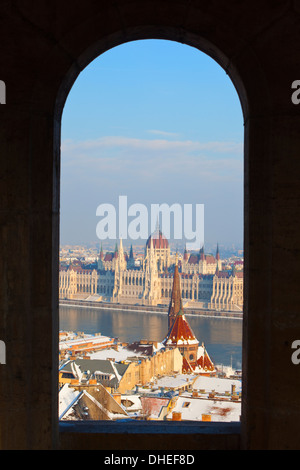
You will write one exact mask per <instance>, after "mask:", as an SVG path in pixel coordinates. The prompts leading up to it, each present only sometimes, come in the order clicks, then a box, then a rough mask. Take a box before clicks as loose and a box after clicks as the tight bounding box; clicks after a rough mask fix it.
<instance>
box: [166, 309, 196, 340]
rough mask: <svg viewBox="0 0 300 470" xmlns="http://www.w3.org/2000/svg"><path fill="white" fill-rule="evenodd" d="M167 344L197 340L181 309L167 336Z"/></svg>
mask: <svg viewBox="0 0 300 470" xmlns="http://www.w3.org/2000/svg"><path fill="white" fill-rule="evenodd" d="M166 344H167V345H176V346H177V345H184V344H198V340H197V338H196V336H195V334H194V332H193V330H192V328H191V327H190V325H189V323H188V321H187V320H186V318H185V315H184V313H183V311H182V310H180V311H179V313H178V314H177V316H176V318H175V321H174V323H173V326H172V328H171V329H170V331H169V333H168V335H167V338H166Z"/></svg>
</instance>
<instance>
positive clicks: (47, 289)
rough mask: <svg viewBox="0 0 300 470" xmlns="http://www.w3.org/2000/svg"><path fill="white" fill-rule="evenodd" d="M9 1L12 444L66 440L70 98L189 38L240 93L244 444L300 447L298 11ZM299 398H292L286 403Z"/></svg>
mask: <svg viewBox="0 0 300 470" xmlns="http://www.w3.org/2000/svg"><path fill="white" fill-rule="evenodd" d="M5 5H6V6H7V8H6V10H5V11H3V15H2V16H1V19H0V38H1V41H0V57H1V71H2V72H1V73H3V76H1V77H0V79H1V80H3V81H4V82H5V84H6V105H5V107H3V106H2V107H1V111H2V112H3V114H2V116H3V119H2V125H1V136H2V137H1V142H0V154H1V155H3V162H2V180H1V190H2V192H3V198H2V199H1V201H2V202H1V204H2V206H1V217H2V224H1V241H0V244H1V246H2V247H3V250H2V253H1V262H0V269H1V275H0V279H1V285H0V292H1V297H0V301H1V305H0V308H1V312H2V315H1V318H0V332H1V334H2V335H3V337H1V340H4V342H5V344H6V365H4V366H1V369H0V387H1V388H0V399H1V403H2V405H3V406H2V409H1V414H0V425H1V447H2V448H3V449H6V448H7V449H14V448H19V449H20V448H28V449H30V448H53V447H56V446H58V439H59V429H58V423H57V407H58V404H57V397H56V396H57V374H56V370H57V366H58V364H57V362H56V361H57V359H56V356H57V347H58V343H57V342H58V338H57V336H58V335H57V332H58V247H59V177H60V175H59V165H60V155H59V153H60V148H59V145H60V121H61V112H62V110H63V106H64V102H65V99H66V97H67V95H68V92H69V90H70V88H71V86H72V84H73V83H74V81H75V79H76V77H77V76H78V74H79V73H80V71H81V70H83V68H84V67H85V66H86V65H87V64H88V63H90V62H91V61H92V60H93V59H94V58H95V57H96V56H98V55H99V54H101V53H102V52H104V51H106V50H108V49H109V48H111V47H114V46H116V45H118V44H121V43H124V42H128V41H132V40H136V39H146V38H155V39H169V40H174V41H179V42H184V43H186V44H188V45H190V46H193V47H196V48H198V49H200V50H202V51H203V52H205V53H207V54H208V55H210V56H211V57H212V58H214V59H215V60H216V61H217V62H218V63H219V64H220V65H221V66H222V67H223V68H224V69H225V70H226V71H227V73H228V74H229V75H230V77H231V79H232V81H233V83H234V85H235V87H236V89H237V92H238V94H239V96H240V100H241V103H242V108H243V113H244V121H245V230H244V233H245V286H246V289H245V300H244V304H245V319H244V340H243V349H244V358H243V368H244V370H245V374H246V380H245V381H244V397H243V419H242V435H241V438H242V440H241V442H242V447H243V448H293V447H297V445H298V444H297V439H298V438H297V436H298V435H299V423H300V420H299V418H298V416H297V413H296V411H295V410H297V407H296V404H297V400H298V388H297V386H296V385H297V379H296V375H297V374H295V369H294V365H293V364H292V363H291V361H290V345H291V344H292V342H293V341H294V339H296V338H297V335H298V337H299V335H300V330H299V322H298V320H297V318H298V317H297V312H298V305H299V301H300V299H299V292H298V279H299V263H298V262H297V259H296V258H297V257H295V256H294V253H295V251H296V250H298V233H299V217H298V208H299V200H300V189H299V184H298V179H297V175H298V174H299V169H300V168H299V158H298V155H299V148H300V132H299V130H300V118H299V111H298V108H297V107H296V106H295V105H294V104H293V103H292V101H291V84H292V83H293V82H294V81H295V80H296V79H297V78H299V77H298V73H299V66H300V64H299V61H300V59H299V57H300V54H299V51H298V50H297V44H298V43H299V41H298V22H299V19H300V11H299V6H298V3H297V2H287V1H284V0H282V1H278V2H276V3H275V4H274V2H265V3H264V4H262V3H261V2H259V1H258V0H257V1H256V0H255V1H252V2H251V3H250V2H236V1H235V0H231V1H225V0H224V1H223V0H221V1H220V2H210V3H207V2H201V1H190V2H186V1H183V0H176V1H174V0H166V1H164V2H161V1H158V0H142V1H140V0H139V1H137V0H136V1H130V0H119V1H117V2H104V1H102V0H99V2H94V1H92V0H86V1H85V2H84V4H82V2H69V1H66V2H58V1H56V0H55V1H53V2H38V3H37V2H35V3H34V4H33V2H31V1H28V2H17V3H14V4H13V5H12V4H11V2H5ZM277 263H278V264H277ZM258 266H259V268H258ZM33 371H34V373H33ZM278 371H280V377H278ZM287 384H288V385H287ZM287 393H288V395H289V399H288V400H282V397H283V396H287ZM282 417H284V419H282ZM186 432H188V431H186ZM63 434H64V435H63V436H61V445H62V447H69V448H72V447H73V448H74V447H75V446H76V445H80V446H81V447H82V448H84V447H85V448H87V447H88V446H90V447H91V446H95V445H96V444H95V442H97V441H96V440H95V439H96V437H95V434H94V438H93V436H92V435H91V434H88V435H85V437H84V439H82V435H81V436H79V437H78V435H77V437H76V436H74V435H71V434H68V433H63ZM119 435H122V432H121V431H120V432H119ZM151 436H152V438H153V440H151V442H152V444H151V445H153V446H155V444H157V445H159V446H160V448H162V447H163V448H164V449H170V448H171V447H168V446H169V445H171V446H177V449H179V448H180V442H182V436H180V434H176V435H175V436H173V437H172V440H171V439H170V437H169V436H168V435H167V434H166V435H164V434H162V433H161V432H160V433H159V434H157V431H156V433H153V434H152V435H151ZM230 436H231V437H230ZM230 436H229V435H228V434H226V433H225V434H218V435H215V436H214V435H213V434H211V435H209V436H207V435H205V434H201V433H198V431H197V432H195V433H192V434H190V435H189V440H188V442H189V445H191V446H192V447H191V448H212V447H213V448H230V447H231V448H238V447H239V446H240V445H241V444H240V441H239V435H236V434H235V432H234V433H233V434H232V433H231V435H230ZM109 440H110V439H106V440H105V438H104V436H103V435H102V438H101V442H102V445H104V446H105V445H107V446H109ZM116 442H117V441H116V440H115V441H114V442H112V445H113V448H115V449H116V448H117V447H116ZM135 442H136V445H137V446H138V447H139V448H142V449H144V448H147V445H149V442H150V440H149V438H148V439H145V437H144V438H143V436H142V435H141V436H137V435H135ZM185 443H186V440H185ZM98 444H99V440H98ZM118 445H123V446H127V448H128V449H129V448H132V447H130V446H132V445H133V444H132V436H130V435H126V436H124V434H123V435H122V438H121V439H119V440H118ZM143 446H145V447H143ZM96 447H97V446H96ZM98 448H99V447H98ZM106 448H108V447H106ZM172 448H174V447H172Z"/></svg>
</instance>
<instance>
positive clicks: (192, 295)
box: [58, 42, 243, 357]
mask: <svg viewBox="0 0 300 470" xmlns="http://www.w3.org/2000/svg"><path fill="white" fill-rule="evenodd" d="M127 44H130V43H129V42H128V43H126V45H127ZM110 50H111V49H110ZM197 52H199V51H197ZM101 57H102V56H100V57H99V59H101ZM99 63H100V62H99ZM91 65H92V64H91ZM73 73H74V72H73ZM74 89H75V85H74ZM58 101H59V102H60V103H62V102H63V101H64V100H61V99H59V100H58ZM152 131H157V134H156V135H158V132H160V138H161V136H162V135H163V133H165V136H166V134H167V133H168V132H169V131H168V130H167V131H165V130H163V129H152ZM170 134H171V132H170ZM174 134H175V133H174ZM165 136H164V137H165ZM88 137H89V135H88V132H87V135H86V139H87V140H88ZM122 137H124V136H122ZM169 137H170V136H169ZM160 140H161V139H160ZM187 140H188V139H187ZM191 140H192V138H191V139H189V140H188V141H191ZM153 141H154V140H153V139H152V140H151V142H153ZM156 141H157V140H156ZM156 141H155V142H156ZM167 142H169V143H171V144H172V143H174V140H173V141H172V140H168V141H167ZM176 142H177V141H176ZM90 143H91V141H90ZM126 143H127V144H128V140H127V141H126ZM240 143H241V142H240ZM102 144H103V141H102ZM108 144H109V143H108V141H107V140H106V141H105V142H104V145H108ZM164 144H165V142H164ZM71 147H72V146H71ZM171 147H172V145H171ZM173 148H174V146H173ZM195 148H196V150H195V149H194V152H196V151H197V146H196V147H195ZM199 148H201V147H199ZM73 150H74V147H73ZM201 150H203V149H201ZM198 151H199V150H198ZM227 151H228V149H227ZM227 163H229V166H230V162H227ZM231 163H233V162H231ZM216 184H217V183H216ZM212 188H213V187H212ZM212 188H211V189H212ZM242 199H243V198H242ZM241 202H242V205H243V201H241ZM170 204H171V202H170ZM182 204H183V203H182ZM215 244H218V241H217V240H215ZM181 249H182V254H184V253H183V252H184V249H183V247H181ZM200 249H201V246H199V249H198V251H199V253H198V255H199V260H198V261H199V266H198V267H195V266H194V265H193V266H192V264H194V263H189V264H190V265H189V266H185V269H186V274H187V276H189V277H190V279H192V276H193V275H195V274H202V275H205V276H206V275H210V276H211V277H214V276H215V271H216V266H215V267H214V268H213V267H212V268H211V269H212V271H210V272H209V273H207V272H205V273H203V272H199V269H200V262H201V261H200V260H201V253H200V251H201V250H200ZM99 251H100V250H99ZM112 251H113V250H112ZM114 254H115V258H114ZM111 255H112V256H111V258H110V259H108V260H107V263H108V264H107V265H106V266H104V270H105V269H106V270H107V269H112V268H113V266H115V265H114V264H113V262H114V259H116V260H117V259H118V256H119V255H120V248H119V247H118V248H117V249H116V250H115V252H114V253H113V252H112V253H111ZM128 255H129V249H128ZM191 255H192V253H191ZM99 258H100V252H99ZM105 262H106V261H105ZM109 263H110V264H109ZM187 264H188V263H187ZM203 264H204V263H202V266H201V269H202V270H203ZM158 265H159V264H158ZM206 265H208V262H206ZM101 267H102V268H103V265H101ZM97 269H99V264H98V262H97V267H96V271H97ZM156 269H157V266H156ZM197 269H198V272H197ZM206 269H209V268H208V267H207V266H206ZM213 271H214V272H213ZM171 272H172V271H171ZM91 275H92V273H90V276H91ZM229 277H230V276H229ZM134 279H135V278H134V277H133V276H130V277H129V278H128V282H129V285H130V284H131V283H132V284H134V285H135V282H134ZM131 280H132V282H131ZM204 280H205V281H206V283H208V280H207V279H204ZM111 281H112V283H111V289H110V290H109V292H110V293H111V294H112V295H114V291H115V285H116V284H118V286H119V285H120V280H118V282H117V283H116V282H115V283H114V282H113V279H111ZM107 282H108V280H107ZM191 282H192V281H191ZM199 282H200V281H199ZM64 283H65V278H64ZM221 283H222V281H221V280H220V281H219V282H216V283H215V285H214V286H213V287H211V289H213V290H214V295H213V293H212V292H211V296H210V300H212V298H213V299H214V300H216V291H217V292H218V293H219V294H220V295H219V296H218V302H219V304H218V303H217V300H216V302H215V304H214V308H215V310H218V311H222V310H223V308H222V306H221V303H220V302H221V300H226V301H229V304H230V299H229V295H228V292H227V290H228V289H229V285H227V284H226V285H225V284H224V283H223V284H224V285H223V286H222V285H221ZM98 284H102V283H101V282H100V283H99V282H98ZM139 284H140V285H141V284H142V285H143V286H145V285H146V286H147V285H149V283H147V281H146V280H145V279H144V280H143V283H141V282H140V283H139ZM137 286H138V283H136V286H135V287H137ZM166 287H167V286H166ZM188 287H189V286H188V279H186V287H185V290H186V300H192V299H194V300H196V301H197V300H198V301H199V300H200V299H201V294H200V292H199V290H198V286H197V288H196V290H195V289H194V291H193V290H192V289H189V288H188ZM209 288H210V287H209V286H208V285H205V289H208V291H209ZM142 290H144V289H141V292H142ZM107 291H108V289H107ZM158 291H159V292H163V290H162V288H161V287H160V286H158ZM141 292H140V291H139V290H137V291H134V294H135V296H136V297H137V299H140V294H141ZM166 292H167V288H166ZM204 292H205V293H206V292H207V291H206V290H205V291H204ZM226 292H227V294H226ZM86 293H88V294H92V293H95V292H92V291H90V290H89V287H88V286H87V285H84V284H82V292H80V294H86ZM102 293H103V294H105V293H106V292H104V290H103V292H102ZM239 293H240V294H241V295H242V296H243V293H242V291H239ZM168 294H169V297H171V289H170V290H169V293H168ZM72 295H73V299H74V298H75V297H74V292H72ZM126 295H127V291H126ZM129 295H130V294H129ZM226 296H227V297H228V298H227V299H226ZM67 297H68V296H67ZM85 297H86V296H85ZM204 297H205V295H204ZM208 297H209V295H208ZM85 300H86V299H85ZM106 300H108V299H106ZM168 300H169V299H168ZM230 308H232V304H231V307H230ZM191 356H193V355H192V354H190V357H191Z"/></svg>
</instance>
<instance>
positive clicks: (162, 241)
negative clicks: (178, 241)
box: [146, 230, 169, 249]
mask: <svg viewBox="0 0 300 470" xmlns="http://www.w3.org/2000/svg"><path fill="white" fill-rule="evenodd" d="M151 240H152V243H153V248H155V249H162V248H169V242H168V240H167V239H166V237H165V236H164V235H163V234H162V232H161V231H160V230H156V231H155V232H154V233H153V234H152V235H150V237H149V238H148V240H147V243H146V248H150V244H151Z"/></svg>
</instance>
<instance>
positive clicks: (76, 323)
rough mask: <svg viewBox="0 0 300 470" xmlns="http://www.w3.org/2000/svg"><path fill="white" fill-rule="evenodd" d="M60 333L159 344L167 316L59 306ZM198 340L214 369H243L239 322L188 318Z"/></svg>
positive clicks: (208, 318)
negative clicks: (98, 334)
mask: <svg viewBox="0 0 300 470" xmlns="http://www.w3.org/2000/svg"><path fill="white" fill-rule="evenodd" d="M59 311H60V315H59V318H60V325H59V328H60V330H65V331H74V332H78V331H83V332H84V333H89V334H95V333H102V334H103V335H104V336H110V337H113V338H118V339H119V340H120V341H124V342H134V341H138V340H140V339H147V340H151V341H162V340H163V339H164V338H165V336H166V334H167V325H168V318H167V315H166V314H160V313H149V312H145V313H141V312H134V311H128V310H108V309H99V308H90V307H74V306H60V309H59ZM186 318H187V319H188V322H189V324H190V326H191V328H192V330H193V332H194V334H195V336H196V338H197V339H198V341H199V343H200V344H201V343H202V342H203V343H204V345H205V347H206V350H207V352H208V354H209V356H210V357H211V359H212V360H213V362H214V363H215V364H217V365H220V364H223V365H224V366H232V367H233V368H234V369H239V370H241V369H242V320H238V319H228V318H213V317H201V316H196V315H193V316H191V315H187V316H186Z"/></svg>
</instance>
